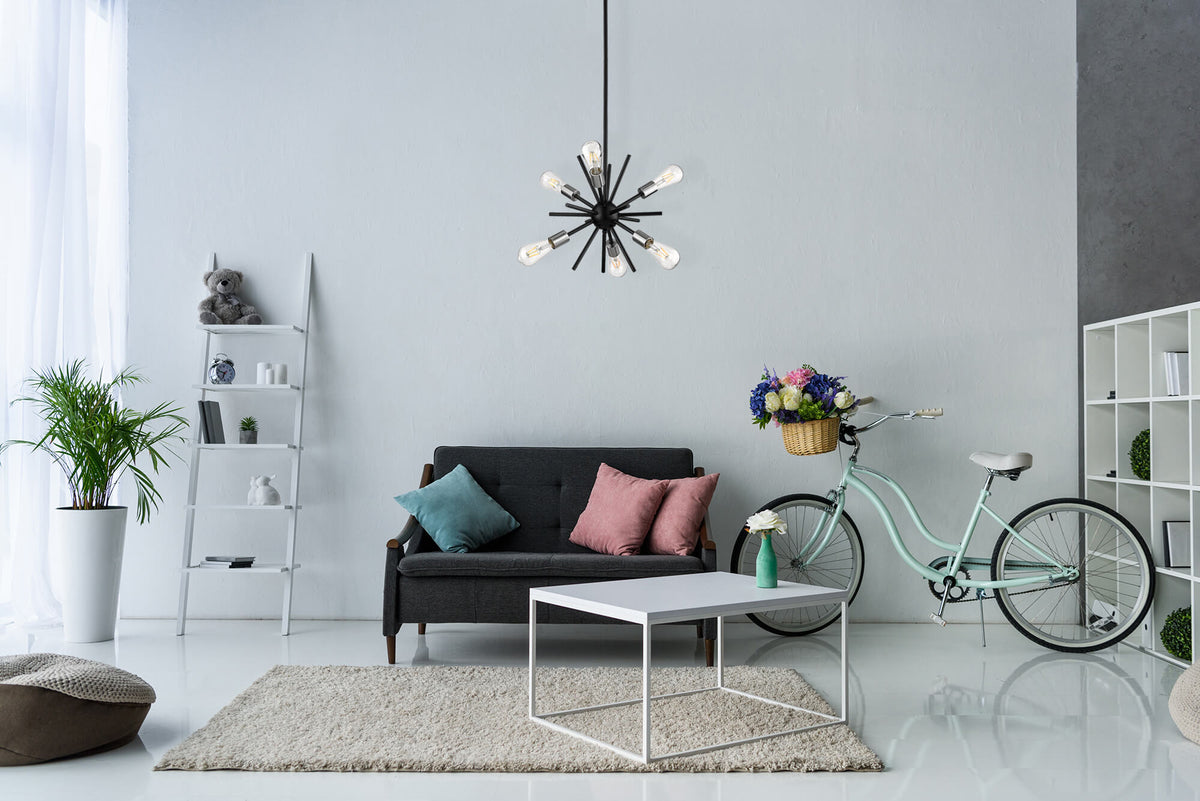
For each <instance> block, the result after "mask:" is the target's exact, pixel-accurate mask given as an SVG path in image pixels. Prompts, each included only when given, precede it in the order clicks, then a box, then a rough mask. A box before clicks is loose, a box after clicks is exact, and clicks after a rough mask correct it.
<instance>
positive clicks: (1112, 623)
mask: <svg viewBox="0 0 1200 801" xmlns="http://www.w3.org/2000/svg"><path fill="white" fill-rule="evenodd" d="M1009 525H1010V526H1011V527H1012V528H1013V529H1014V530H1015V531H1017V532H1018V533H1019V534H1020V535H1021V537H1022V538H1024V539H1025V540H1026V541H1028V542H1029V543H1030V544H1031V545H1034V546H1036V547H1037V548H1039V549H1041V550H1042V551H1044V552H1045V553H1046V554H1048V555H1050V556H1052V557H1054V558H1055V559H1056V560H1058V561H1059V562H1060V563H1062V564H1063V565H1066V566H1068V567H1070V566H1074V567H1075V568H1076V569H1078V571H1079V578H1078V579H1077V580H1076V581H1067V582H1048V581H1047V582H1043V583H1040V584H1031V585H1024V586H1018V587H1012V588H1009V589H1000V590H996V601H997V603H999V605H1000V611H1001V612H1003V613H1004V616H1005V617H1006V618H1008V621H1009V622H1010V623H1012V624H1013V626H1015V627H1016V628H1017V630H1018V631H1020V632H1021V633H1022V634H1024V635H1025V636H1026V637H1028V638H1029V639H1031V640H1033V641H1034V642H1036V643H1040V644H1041V645H1044V646H1046V647H1047V648H1053V649H1054V650H1056V651H1072V652H1076V653H1078V652H1084V651H1095V650H1098V649H1100V648H1105V647H1107V646H1109V645H1113V644H1114V643H1117V642H1120V641H1121V640H1123V639H1124V638H1125V637H1126V636H1128V635H1129V634H1130V633H1131V632H1132V631H1134V630H1135V629H1136V628H1137V627H1138V625H1139V624H1140V623H1141V622H1142V618H1144V617H1145V616H1146V612H1147V611H1148V610H1149V609H1150V602H1151V600H1152V599H1153V598H1154V562H1153V560H1152V559H1151V558H1150V550H1149V549H1148V548H1147V547H1146V543H1145V542H1143V541H1142V538H1141V536H1140V535H1139V534H1138V533H1137V530H1136V529H1134V527H1133V526H1132V525H1130V524H1129V521H1127V520H1126V519H1125V518H1123V517H1121V516H1120V515H1119V514H1117V513H1116V512H1114V511H1113V510H1111V509H1109V508H1107V507H1105V506H1102V505H1100V504H1098V503H1095V502H1094V501H1087V500H1083V499H1082V498H1058V499H1056V500H1051V501H1043V502H1042V503H1039V504H1035V505H1034V506H1031V507H1029V508H1028V509H1026V510H1025V511H1024V512H1022V513H1021V514H1019V515H1017V516H1016V518H1014V519H1013V521H1012V522H1011V523H1010V524H1009ZM1042 564H1044V559H1043V558H1042V557H1041V556H1040V555H1039V554H1038V553H1037V552H1036V551H1034V550H1033V549H1031V548H1029V547H1028V546H1027V545H1025V544H1024V543H1022V542H1021V541H1020V540H1019V539H1017V537H1015V536H1014V535H1013V533H1012V532H1011V531H1007V530H1006V531H1005V532H1004V533H1003V534H1001V535H1000V539H999V540H997V541H996V549H995V551H994V552H993V554H992V578H993V579H994V580H998V581H1003V580H1005V579H1011V578H1016V577H1020V576H1022V575H1026V576H1027V575H1029V573H1030V571H1031V570H1039V569H1041V568H1040V567H1038V566H1040V565H1042Z"/></svg>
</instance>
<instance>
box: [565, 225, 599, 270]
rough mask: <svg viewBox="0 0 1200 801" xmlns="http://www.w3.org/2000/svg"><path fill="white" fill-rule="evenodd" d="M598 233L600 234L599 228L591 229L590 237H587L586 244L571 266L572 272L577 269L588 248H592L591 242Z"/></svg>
mask: <svg viewBox="0 0 1200 801" xmlns="http://www.w3.org/2000/svg"><path fill="white" fill-rule="evenodd" d="M598 233H600V229H599V228H592V235H591V236H589V237H588V240H587V243H586V244H585V245H584V246H583V250H581V251H579V256H578V257H577V258H576V259H575V263H574V264H573V265H571V269H572V270H574V269H575V268H576V267H578V266H579V263H580V262H581V261H583V257H584V254H586V253H587V252H588V248H590V247H591V246H592V240H593V239H595V238H596V234H598Z"/></svg>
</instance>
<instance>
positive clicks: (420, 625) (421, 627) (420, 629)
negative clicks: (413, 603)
mask: <svg viewBox="0 0 1200 801" xmlns="http://www.w3.org/2000/svg"><path fill="white" fill-rule="evenodd" d="M424 633H425V624H424V623H418V624H417V634H422V635H423V634H424Z"/></svg>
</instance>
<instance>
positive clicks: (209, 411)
mask: <svg viewBox="0 0 1200 801" xmlns="http://www.w3.org/2000/svg"><path fill="white" fill-rule="evenodd" d="M196 403H197V404H199V419H200V442H202V443H205V444H212V445H224V444H225V429H224V427H223V426H222V425H221V406H220V404H218V403H217V402H216V401H205V400H202V401H196Z"/></svg>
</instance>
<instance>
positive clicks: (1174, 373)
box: [1163, 351, 1190, 395]
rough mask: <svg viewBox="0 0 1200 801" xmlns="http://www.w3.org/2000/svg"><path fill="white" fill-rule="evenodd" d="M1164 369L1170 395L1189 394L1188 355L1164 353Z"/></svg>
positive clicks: (1184, 353) (1185, 353)
mask: <svg viewBox="0 0 1200 801" xmlns="http://www.w3.org/2000/svg"><path fill="white" fill-rule="evenodd" d="M1163 362H1164V365H1163V366H1164V369H1165V371H1166V376H1167V394H1168V395H1187V394H1188V392H1189V391H1190V390H1189V387H1188V384H1189V382H1188V355H1187V352H1186V351H1185V352H1183V353H1171V352H1169V351H1168V352H1166V353H1163Z"/></svg>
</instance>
